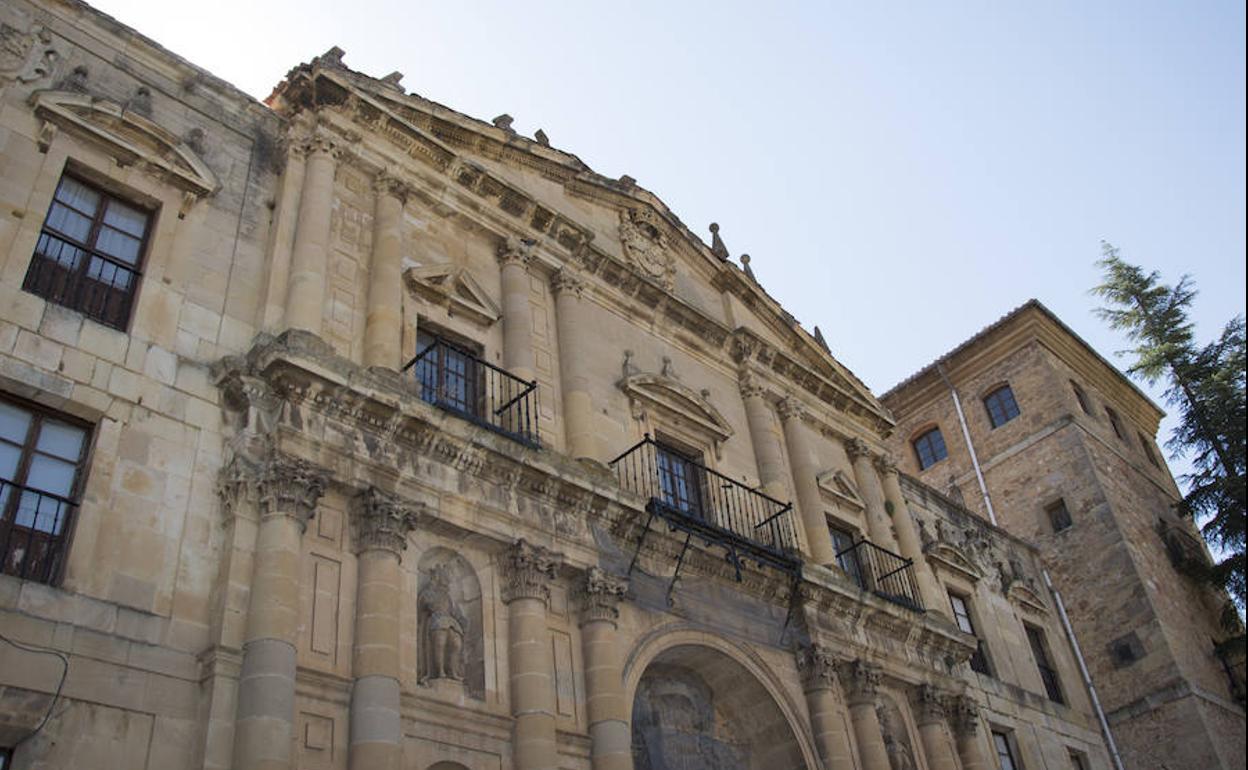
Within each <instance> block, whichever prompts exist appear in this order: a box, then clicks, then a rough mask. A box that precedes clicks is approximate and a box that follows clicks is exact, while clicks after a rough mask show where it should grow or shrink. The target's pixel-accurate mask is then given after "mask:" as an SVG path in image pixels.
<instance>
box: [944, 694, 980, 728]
mask: <svg viewBox="0 0 1248 770" xmlns="http://www.w3.org/2000/svg"><path fill="white" fill-rule="evenodd" d="M948 712H949V716H950V722H951V723H952V725H953V731H954V733H956V734H957V735H959V736H962V737H964V738H969V737H973V736H974V735H975V731H976V730H978V729H979V706H978V705H976V703H975V700H974V699H973V698H971V697H970V696H968V695H955V696H954V697H953V698H950V699H949V704H948Z"/></svg>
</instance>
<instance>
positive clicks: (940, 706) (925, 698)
mask: <svg viewBox="0 0 1248 770" xmlns="http://www.w3.org/2000/svg"><path fill="white" fill-rule="evenodd" d="M947 701H948V698H947V696H946V695H945V694H944V693H942V692H941V691H940V690H939V689H937V688H936V687H933V686H932V685H930V684H922V685H919V689H918V690H917V691H916V692H915V713H916V714H917V715H918V723H919V724H921V725H924V724H928V723H931V722H940V721H942V720H944V718H945V717H946V716H947V710H946V703H947Z"/></svg>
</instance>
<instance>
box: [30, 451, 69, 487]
mask: <svg viewBox="0 0 1248 770" xmlns="http://www.w3.org/2000/svg"><path fill="white" fill-rule="evenodd" d="M74 470H75V466H74V464H73V463H67V462H65V461H64V460H58V459H56V458H55V457H48V456H46V455H38V454H37V455H35V456H34V457H33V458H31V461H30V471H29V472H28V473H27V474H26V486H27V487H30V488H32V489H38V490H40V491H41V492H51V493H52V494H54V495H60V496H61V497H69V493H70V492H71V491H73V488H74Z"/></svg>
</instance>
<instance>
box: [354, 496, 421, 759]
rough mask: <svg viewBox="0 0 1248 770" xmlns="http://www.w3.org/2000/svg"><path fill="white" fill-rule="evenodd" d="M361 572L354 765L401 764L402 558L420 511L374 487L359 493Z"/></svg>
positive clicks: (357, 547) (357, 515)
mask: <svg viewBox="0 0 1248 770" xmlns="http://www.w3.org/2000/svg"><path fill="white" fill-rule="evenodd" d="M353 514H354V517H353V518H354V520H355V552H356V554H357V570H358V577H357V579H356V599H355V639H354V645H353V647H352V656H351V673H352V676H353V678H354V683H353V685H352V687H351V740H350V760H351V764H350V767H351V770H372V769H373V768H377V770H399V766H400V764H401V762H402V759H403V748H402V741H403V731H402V728H401V726H400V706H399V604H400V601H401V596H402V593H403V575H402V571H401V569H400V561H401V560H402V554H403V551H404V549H406V548H407V535H408V533H409V532H411V530H412V528H413V527H414V526H415V525H416V513H415V512H414V511H413V510H411V509H410V508H407V507H405V506H403V505H401V504H400V503H399V502H397V501H396V500H393V499H391V498H390V497H388V496H385V495H383V494H382V493H380V492H378V491H377V490H376V489H373V488H369V489H368V490H366V491H365V492H363V493H362V494H361V495H360V496H359V497H357V498H356V499H355V509H354V511H353Z"/></svg>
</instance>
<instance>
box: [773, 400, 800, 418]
mask: <svg viewBox="0 0 1248 770" xmlns="http://www.w3.org/2000/svg"><path fill="white" fill-rule="evenodd" d="M776 411H778V412H779V413H780V419H781V420H784V421H785V422H788V421H789V420H804V419H806V414H807V410H806V405H805V404H803V403H802V402H801V401H798V400H797V399H796V398H795V397H793V396H785V397H784V398H783V399H781V401H780V404H779V406H778V408H777V410H776Z"/></svg>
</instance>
